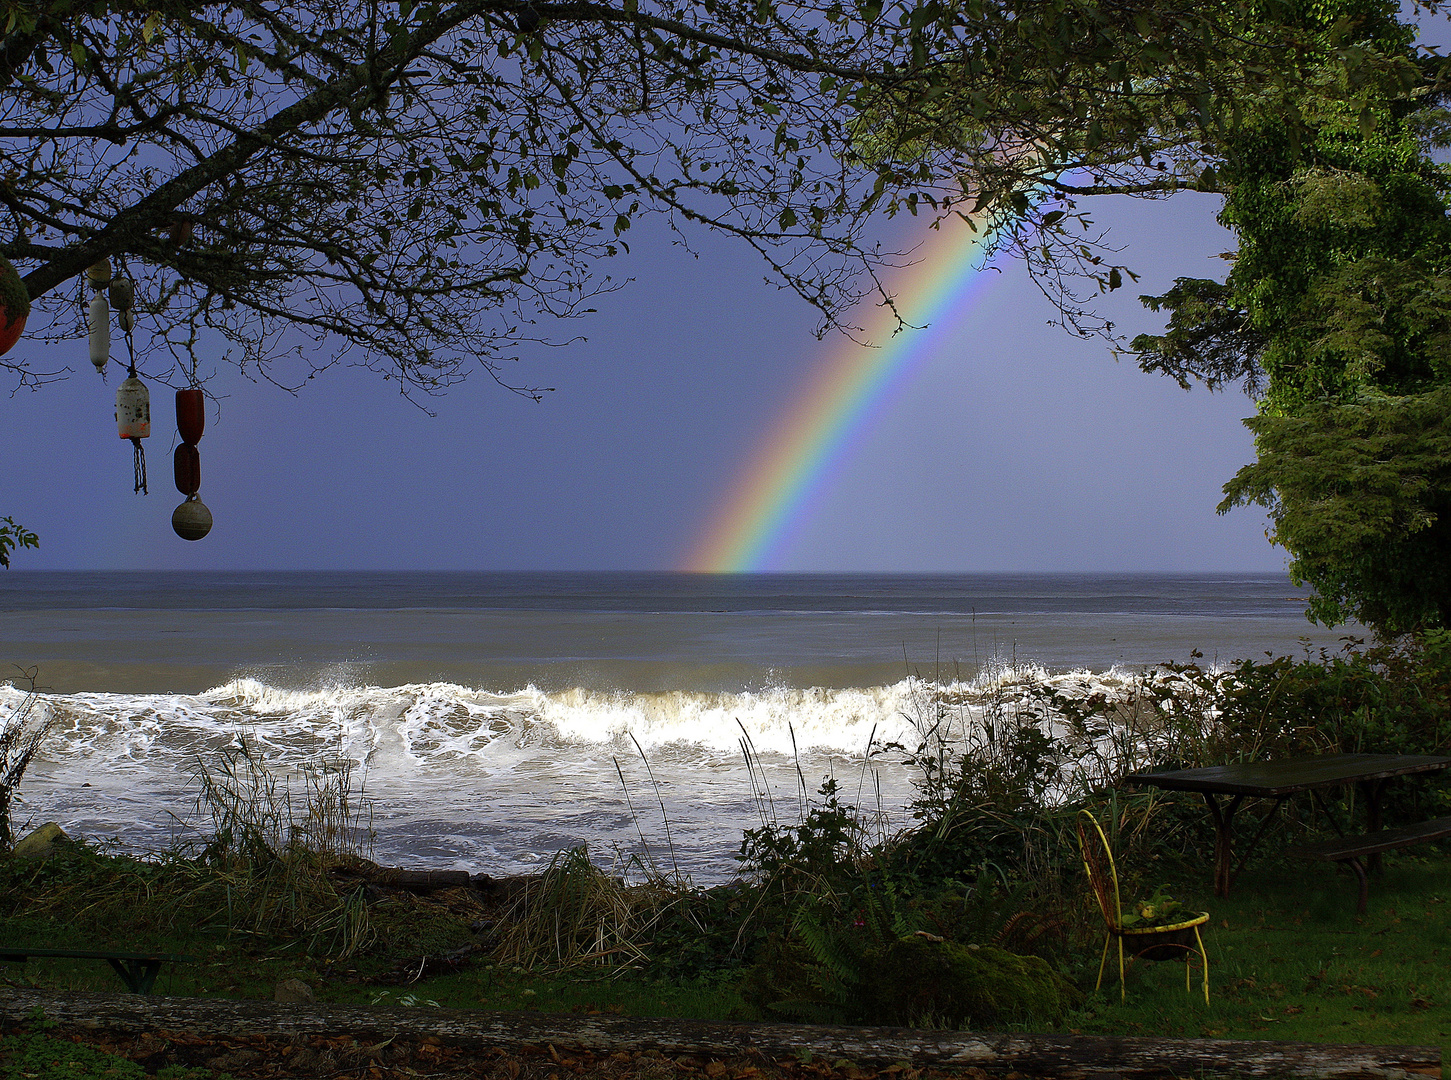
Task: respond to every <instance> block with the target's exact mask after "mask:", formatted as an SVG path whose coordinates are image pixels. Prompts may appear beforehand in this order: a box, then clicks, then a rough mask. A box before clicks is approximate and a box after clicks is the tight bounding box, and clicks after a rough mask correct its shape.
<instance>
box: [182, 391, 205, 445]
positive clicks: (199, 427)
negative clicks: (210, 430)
mask: <svg viewBox="0 0 1451 1080" xmlns="http://www.w3.org/2000/svg"><path fill="white" fill-rule="evenodd" d="M206 426H207V401H206V398H205V397H204V396H203V395H202V392H201V390H200V389H199V388H196V387H193V388H192V389H190V390H178V391H177V392H176V430H177V432H178V433H179V434H180V435H181V441H182V442H184V443H190V444H191V445H193V446H195V445H196V444H197V443H199V442H201V439H202V432H203V431H204V430H205V429H206Z"/></svg>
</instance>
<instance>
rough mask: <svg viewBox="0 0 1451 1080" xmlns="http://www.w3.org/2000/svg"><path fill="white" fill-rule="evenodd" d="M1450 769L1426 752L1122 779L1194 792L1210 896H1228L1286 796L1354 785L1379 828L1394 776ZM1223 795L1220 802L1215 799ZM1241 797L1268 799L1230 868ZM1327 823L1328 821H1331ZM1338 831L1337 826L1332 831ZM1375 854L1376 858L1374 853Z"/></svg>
mask: <svg viewBox="0 0 1451 1080" xmlns="http://www.w3.org/2000/svg"><path fill="white" fill-rule="evenodd" d="M1439 769H1451V757H1441V756H1436V755H1431V754H1315V755H1313V756H1310V757H1299V758H1285V759H1284V760H1282V761H1247V762H1242V763H1240V764H1237V765H1215V766H1212V767H1210V768H1207V769H1175V770H1172V771H1170V772H1156V773H1131V774H1130V775H1128V776H1125V777H1124V778H1123V779H1124V783H1128V784H1146V785H1148V786H1150V787H1157V788H1164V789H1165V790H1167V791H1197V792H1199V793H1200V794H1201V795H1203V796H1204V801H1205V803H1206V804H1207V805H1208V806H1209V815H1210V817H1211V818H1212V819H1213V820H1214V894H1215V895H1216V896H1221V897H1224V896H1228V895H1229V887H1230V885H1231V884H1232V883H1233V881H1234V879H1235V877H1236V876H1237V875H1238V874H1239V871H1240V870H1242V869H1243V868H1244V864H1245V860H1246V859H1248V858H1249V856H1250V853H1251V852H1252V851H1253V850H1254V847H1255V844H1257V843H1259V840H1260V837H1262V836H1263V835H1264V834H1265V830H1266V829H1267V828H1269V825H1270V822H1271V821H1272V820H1273V819H1274V816H1275V813H1276V812H1277V811H1278V810H1279V809H1280V806H1281V804H1283V803H1284V801H1285V800H1286V799H1288V798H1289V797H1290V796H1291V795H1295V794H1298V793H1299V792H1302V791H1308V792H1310V793H1311V795H1312V797H1313V796H1314V793H1315V792H1316V791H1319V790H1320V789H1322V788H1333V787H1344V786H1345V785H1347V784H1359V785H1360V786H1361V788H1362V789H1363V790H1364V791H1365V794H1366V831H1367V832H1375V831H1377V830H1379V829H1380V827H1381V824H1380V798H1381V793H1382V792H1383V791H1384V790H1385V785H1386V784H1387V783H1389V782H1390V781H1391V780H1393V779H1395V778H1396V777H1398V776H1411V775H1414V774H1416V773H1427V772H1435V771H1437V770H1439ZM1219 796H1223V797H1224V800H1225V801H1224V802H1223V803H1221V802H1220V801H1219ZM1245 799H1274V800H1275V804H1274V806H1272V807H1270V809H1269V811H1268V812H1267V813H1266V814H1265V816H1264V820H1263V821H1262V822H1261V823H1260V827H1259V830H1258V831H1257V832H1256V833H1255V835H1254V838H1253V839H1252V840H1251V841H1250V842H1249V846H1247V847H1246V848H1245V850H1244V853H1243V855H1241V856H1240V860H1239V865H1238V866H1234V816H1235V814H1236V813H1238V811H1239V808H1240V806H1241V804H1242V803H1243V802H1244V800H1245ZM1332 823H1333V819H1332ZM1337 831H1338V830H1337ZM1374 857H1375V858H1379V856H1374Z"/></svg>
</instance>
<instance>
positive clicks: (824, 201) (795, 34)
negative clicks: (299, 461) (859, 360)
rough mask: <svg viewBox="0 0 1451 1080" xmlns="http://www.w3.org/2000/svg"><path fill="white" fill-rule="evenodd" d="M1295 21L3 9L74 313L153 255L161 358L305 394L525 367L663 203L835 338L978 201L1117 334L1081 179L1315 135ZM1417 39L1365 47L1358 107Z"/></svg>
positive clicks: (1101, 5)
mask: <svg viewBox="0 0 1451 1080" xmlns="http://www.w3.org/2000/svg"><path fill="white" fill-rule="evenodd" d="M1260 7H1261V5H1260V4H1258V3H1256V4H1251V3H1241V2H1239V0H1211V2H1209V3H1199V2H1189V0H1182V2H1181V0H1055V2H1053V3H1042V2H1040V0H993V2H989V0H971V2H966V3H951V4H949V3H944V2H943V0H895V2H884V0H806V2H801V0H621V2H620V3H619V4H618V5H614V4H602V3H588V2H543V0H538V2H535V0H432V2H418V0H394V2H381V0H338V2H329V3H322V4H309V5H304V6H302V7H298V6H295V5H282V4H271V3H266V2H258V0H218V2H215V3H208V4H202V5H194V4H182V3H177V2H175V0H0V20H3V22H4V23H5V27H6V34H5V38H4V42H3V45H0V145H4V146H5V148H6V168H5V171H4V175H3V176H0V254H3V255H5V256H6V257H8V258H10V259H11V260H12V261H13V262H15V263H16V264H17V266H19V267H20V268H21V269H22V272H23V274H24V279H25V283H26V286H27V288H28V290H29V292H30V294H31V296H32V297H33V298H34V299H35V300H36V301H37V302H38V303H39V305H40V306H41V307H42V309H43V310H45V311H46V315H47V317H49V318H50V319H51V320H52V323H51V326H52V330H51V333H52V334H55V335H67V334H76V335H77V336H79V335H78V333H77V332H78V324H79V321H80V318H81V314H80V312H81V309H82V307H83V305H81V304H77V303H75V301H76V299H77V297H78V296H79V295H80V294H81V293H82V292H83V290H82V288H81V286H80V285H79V284H78V282H79V281H80V275H81V274H82V272H83V271H84V270H85V269H86V267H88V266H89V265H91V264H92V263H95V262H96V261H98V260H100V259H102V258H110V259H112V260H114V261H116V262H117V263H118V264H121V265H122V266H123V267H124V272H125V273H126V274H129V275H130V276H132V277H133V278H135V279H137V280H138V282H139V284H140V288H139V298H140V299H139V301H138V309H139V312H140V314H141V316H142V326H141V328H140V335H139V337H138V340H141V339H143V338H144V339H145V340H147V341H149V342H153V343H155V344H156V345H157V346H159V349H158V350H156V351H153V352H152V354H151V358H150V359H148V361H147V370H148V372H149V373H150V374H152V375H153V376H158V377H162V376H165V375H166V371H165V368H166V366H167V365H168V364H170V363H172V362H173V361H174V362H175V363H177V364H179V365H180V366H181V368H182V369H183V370H184V369H186V368H187V367H188V366H189V365H191V364H193V363H194V362H195V350H196V347H197V343H198V341H199V340H201V339H202V337H203V336H204V334H205V333H206V332H208V331H212V332H216V333H220V334H221V335H223V336H224V337H225V338H227V339H228V340H229V341H230V342H231V343H232V344H233V345H234V346H235V347H236V354H235V358H236V359H237V360H238V362H240V363H241V364H242V365H243V366H244V367H245V368H247V369H249V370H250V371H251V372H253V373H254V374H260V375H262V376H264V377H271V378H275V379H278V380H280V381H286V382H291V381H294V380H296V379H300V378H302V377H303V376H304V375H311V374H312V373H314V372H315V371H316V370H317V369H319V368H321V367H325V366H327V365H328V364H330V363H332V362H336V361H337V360H339V359H341V358H344V357H347V358H348V359H349V360H350V361H351V362H355V363H362V364H366V365H368V366H371V367H374V368H376V369H378V370H380V371H381V372H383V373H384V375H385V377H388V378H396V379H398V380H399V381H400V383H401V384H402V385H403V386H404V387H405V388H408V389H412V390H423V391H433V390H436V389H439V388H442V387H446V386H447V385H449V384H450V383H451V382H453V381H455V380H456V379H458V378H459V377H461V376H462V375H463V374H465V373H466V372H467V371H468V370H469V369H470V368H472V367H480V366H481V367H483V368H485V369H488V370H490V371H493V372H494V373H495V374H496V376H500V372H501V366H500V365H501V362H502V361H503V360H505V359H507V358H508V357H509V356H511V355H513V353H512V350H513V349H514V348H515V347H516V346H517V345H518V344H519V343H520V342H521V341H524V340H527V339H530V338H533V337H538V336H541V335H543V336H547V335H548V327H547V323H548V322H549V320H551V319H553V318H568V317H571V316H574V315H577V314H580V313H582V312H583V311H585V310H587V306H588V303H589V300H590V297H591V296H592V295H594V294H595V293H596V292H597V291H598V290H601V289H610V288H613V287H614V285H613V284H612V283H611V281H610V279H609V278H608V277H606V276H602V266H607V265H608V262H609V260H610V259H611V258H612V257H614V256H616V255H618V254H620V253H622V252H624V251H626V250H627V246H628V241H629V236H630V228H631V226H632V223H633V222H635V221H636V220H637V219H638V218H639V217H640V215H642V214H648V213H660V214H664V215H667V216H668V217H669V218H670V220H671V222H672V224H673V225H675V226H677V227H682V228H684V227H687V226H688V225H690V224H691V223H695V224H698V225H703V226H704V227H708V228H712V229H716V230H719V231H721V232H724V233H728V234H730V235H733V236H735V237H738V238H739V239H740V240H741V241H742V242H743V243H746V244H749V245H751V246H752V247H754V248H755V249H756V250H757V251H758V252H760V254H761V256H762V258H763V259H764V260H765V263H766V267H767V270H768V273H769V274H770V275H771V276H772V277H774V278H775V279H776V280H777V281H779V282H780V283H781V284H783V285H785V286H788V287H790V288H792V289H794V290H795V291H796V292H798V293H799V294H800V295H801V296H802V297H804V298H805V300H806V301H808V302H809V303H811V304H813V305H815V306H816V307H817V308H818V309H819V310H820V312H821V314H822V318H823V325H824V326H825V325H831V324H832V323H833V321H834V320H836V319H838V318H839V316H840V314H841V312H842V311H844V310H845V309H847V308H848V307H849V306H850V305H851V304H852V303H854V302H855V301H856V300H857V299H859V298H860V296H861V295H862V294H863V293H864V292H865V291H870V290H873V289H876V288H878V286H877V283H876V280H875V277H874V270H875V269H876V268H877V267H879V266H880V265H882V263H883V262H884V261H890V260H891V259H892V258H893V253H891V252H884V251H880V250H877V249H874V248H870V247H869V246H868V245H866V244H865V243H864V241H863V236H864V235H865V232H864V230H865V228H866V222H867V220H868V218H869V215H871V214H872V213H874V212H885V213H897V212H902V211H907V212H911V213H921V212H926V213H929V214H931V215H934V216H941V215H945V214H963V215H964V216H968V217H969V218H970V219H971V220H972V222H973V224H974V226H975V227H979V228H984V229H995V228H996V229H999V231H998V232H997V233H996V239H995V243H996V244H997V245H998V246H1009V247H1013V248H1015V249H1016V250H1017V251H1018V253H1019V254H1021V255H1023V256H1024V257H1026V258H1027V259H1028V260H1029V262H1030V264H1031V265H1032V266H1033V268H1034V269H1035V270H1036V272H1037V273H1038V274H1039V275H1040V279H1041V280H1042V281H1043V282H1044V284H1045V287H1046V288H1047V289H1048V290H1049V292H1050V293H1051V294H1052V295H1054V297H1055V299H1056V300H1057V301H1058V302H1059V303H1060V305H1061V307H1062V309H1063V311H1064V315H1065V321H1066V322H1067V323H1068V324H1069V325H1071V326H1073V327H1075V328H1077V329H1079V330H1080V331H1085V332H1087V331H1092V330H1095V329H1102V327H1101V325H1100V324H1097V323H1095V322H1094V320H1093V319H1092V315H1091V310H1090V308H1088V307H1086V306H1085V305H1084V304H1083V303H1082V300H1083V299H1084V297H1085V296H1087V295H1091V294H1092V293H1094V292H1096V291H1098V290H1101V289H1107V288H1116V287H1118V286H1119V285H1120V284H1121V283H1122V281H1123V279H1124V272H1125V271H1126V268H1125V267H1120V266H1117V265H1114V264H1113V259H1112V257H1111V255H1109V253H1108V252H1107V251H1106V249H1104V248H1103V247H1102V245H1101V244H1099V243H1098V240H1099V239H1100V238H1099V237H1098V236H1097V234H1096V233H1095V231H1094V228H1093V224H1092V221H1091V219H1089V218H1088V216H1087V215H1086V214H1083V213H1081V212H1079V211H1078V210H1077V209H1076V202H1075V201H1074V200H1076V199H1077V198H1078V197H1079V196H1081V195H1085V194H1092V193H1107V192H1119V193H1130V194H1138V195H1147V196H1161V195H1164V194H1167V193H1170V192H1172V191H1175V190H1178V189H1181V188H1184V187H1187V186H1202V187H1213V183H1214V167H1213V165H1212V160H1213V157H1214V155H1213V151H1214V145H1215V139H1216V137H1217V135H1216V133H1222V132H1224V131H1228V130H1233V129H1234V128H1235V127H1236V126H1237V125H1238V124H1239V123H1240V122H1241V112H1242V105H1243V102H1245V101H1246V100H1250V99H1251V98H1253V99H1254V100H1256V101H1258V102H1259V103H1260V105H1259V107H1260V110H1261V112H1263V113H1266V114H1276V113H1277V112H1278V113H1279V114H1281V115H1282V116H1284V117H1285V118H1286V123H1298V121H1297V120H1295V118H1294V116H1293V115H1292V113H1293V105H1294V101H1293V88H1294V87H1295V85H1297V82H1298V80H1299V78H1300V74H1299V68H1300V66H1301V57H1302V56H1303V55H1304V54H1305V53H1306V50H1307V49H1309V48H1311V47H1312V46H1313V47H1315V48H1319V47H1320V46H1321V44H1322V43H1321V42H1320V41H1319V40H1318V39H1317V40H1315V41H1310V40H1309V39H1308V38H1307V37H1306V35H1305V34H1304V33H1303V32H1302V30H1301V28H1299V27H1297V26H1295V25H1293V24H1289V23H1284V22H1283V21H1277V19H1276V18H1275V17H1274V16H1273V13H1272V14H1271V15H1270V16H1265V15H1263V14H1262V13H1261V12H1260ZM1322 37H1323V35H1322ZM1348 40H1349V39H1348V38H1347V41H1348ZM1402 60H1403V57H1401V56H1400V55H1399V54H1396V55H1393V56H1387V55H1385V54H1382V53H1378V52H1375V51H1373V50H1370V51H1368V50H1365V49H1363V48H1360V47H1359V46H1355V47H1350V46H1347V48H1346V49H1344V50H1342V53H1341V54H1337V60H1336V62H1337V63H1338V64H1339V65H1340V66H1341V67H1342V68H1343V69H1344V71H1345V72H1346V81H1347V85H1350V84H1354V86H1352V88H1351V91H1350V92H1351V93H1352V95H1354V94H1356V93H1361V92H1362V91H1361V89H1359V88H1360V87H1362V86H1375V85H1380V84H1382V83H1385V82H1387V81H1388V80H1389V81H1391V82H1395V83H1397V84H1398V85H1399V84H1400V83H1404V82H1406V81H1407V80H1413V78H1414V76H1415V75H1416V74H1417V73H1415V72H1411V73H1409V74H1408V73H1407V71H1405V70H1403V66H1402ZM1080 293H1082V294H1083V295H1082V296H1081V295H1080ZM541 323H543V324H545V325H544V326H543V327H541ZM288 331H292V333H289V332H288ZM297 332H301V334H302V335H303V336H304V337H306V338H307V339H308V340H306V341H303V340H302V339H301V338H299V336H298V334H297ZM288 350H292V351H294V352H296V354H297V355H298V356H299V357H300V358H301V362H302V367H301V368H300V369H291V370H290V372H289V369H287V368H285V367H281V366H278V365H276V363H275V362H276V361H277V360H279V359H280V358H281V356H282V354H284V353H286V352H287V351H288ZM17 355H23V354H17ZM158 357H159V358H160V360H158V359H157V358H158ZM0 362H5V361H0ZM8 363H9V366H10V367H11V370H12V372H13V373H14V374H16V375H18V376H19V377H20V378H21V380H22V381H29V382H32V383H34V382H38V381H43V378H44V373H43V372H40V371H37V370H36V369H35V368H33V367H31V366H29V365H28V364H27V363H26V361H25V360H23V359H15V358H12V359H11V360H10V361H8ZM158 365H160V366H158ZM175 370H176V369H175V368H173V371H175ZM500 377H502V376H500Z"/></svg>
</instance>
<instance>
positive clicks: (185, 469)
mask: <svg viewBox="0 0 1451 1080" xmlns="http://www.w3.org/2000/svg"><path fill="white" fill-rule="evenodd" d="M172 467H173V469H174V471H175V473H176V490H177V491H179V492H181V493H182V494H183V495H186V496H188V497H190V496H192V495H195V494H196V493H197V491H198V490H200V489H201V486H202V459H201V455H200V454H198V453H197V452H196V447H195V446H193V445H192V444H191V443H181V444H180V445H179V446H177V448H176V456H175V457H174V458H172Z"/></svg>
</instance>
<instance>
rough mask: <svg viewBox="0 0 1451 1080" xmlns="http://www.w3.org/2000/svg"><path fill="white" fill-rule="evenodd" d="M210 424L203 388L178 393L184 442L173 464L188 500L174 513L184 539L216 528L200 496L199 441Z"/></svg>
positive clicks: (178, 484) (178, 427) (178, 422)
mask: <svg viewBox="0 0 1451 1080" xmlns="http://www.w3.org/2000/svg"><path fill="white" fill-rule="evenodd" d="M206 425H207V401H206V397H205V396H204V395H203V394H202V392H201V388H200V387H196V386H193V387H191V388H190V389H189V390H178V391H177V392H176V431H177V434H179V435H180V436H181V445H180V446H178V447H177V448H176V457H175V458H173V459H172V466H173V468H174V469H175V472H176V490H177V491H179V492H181V493H182V494H183V495H185V496H186V502H184V503H182V504H181V505H180V506H178V507H177V508H176V510H175V511H174V512H173V513H172V515H171V527H172V528H173V529H175V530H176V535H177V536H179V537H181V538H182V539H183V540H200V539H201V538H202V537H203V536H205V535H206V534H207V533H209V532H211V531H212V512H211V511H210V510H208V509H207V508H206V504H205V503H203V502H202V501H201V499H199V498H198V497H197V491H198V490H199V489H200V488H201V486H202V459H201V455H200V454H199V453H197V448H196V444H197V443H199V442H201V438H202V432H203V431H205V430H206Z"/></svg>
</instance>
